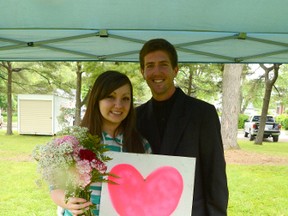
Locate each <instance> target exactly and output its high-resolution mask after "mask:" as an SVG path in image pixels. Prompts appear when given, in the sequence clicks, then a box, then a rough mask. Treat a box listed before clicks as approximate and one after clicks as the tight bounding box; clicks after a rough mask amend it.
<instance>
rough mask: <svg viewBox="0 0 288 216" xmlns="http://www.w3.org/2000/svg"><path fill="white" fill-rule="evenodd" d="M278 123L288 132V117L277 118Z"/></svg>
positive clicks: (285, 115)
mask: <svg viewBox="0 0 288 216" xmlns="http://www.w3.org/2000/svg"><path fill="white" fill-rule="evenodd" d="M276 122H278V123H280V124H281V125H282V128H284V129H285V130H288V115H287V114H282V115H279V116H277V117H276Z"/></svg>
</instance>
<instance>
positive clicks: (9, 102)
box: [0, 62, 26, 135]
mask: <svg viewBox="0 0 288 216" xmlns="http://www.w3.org/2000/svg"><path fill="white" fill-rule="evenodd" d="M0 67H2V68H4V70H6V72H7V130H6V134H7V135H12V134H13V131H12V115H13V108H12V74H13V73H14V72H15V73H18V72H20V71H22V70H25V69H26V68H17V67H13V63H12V62H1V63H0Z"/></svg>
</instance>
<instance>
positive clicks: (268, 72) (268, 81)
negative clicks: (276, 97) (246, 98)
mask: <svg viewBox="0 0 288 216" xmlns="http://www.w3.org/2000/svg"><path fill="white" fill-rule="evenodd" d="M280 65H281V64H273V65H272V66H271V67H268V68H267V67H266V66H265V65H264V64H260V66H261V68H262V69H263V70H264V71H265V94H264V98H263V105H262V112H261V118H260V125H259V128H258V134H257V136H256V139H255V142H254V143H255V144H258V145H262V141H263V135H264V129H265V124H266V116H267V114H268V108H269V103H270V98H271V92H272V88H273V86H274V84H275V82H276V80H277V78H278V71H279V67H280Z"/></svg>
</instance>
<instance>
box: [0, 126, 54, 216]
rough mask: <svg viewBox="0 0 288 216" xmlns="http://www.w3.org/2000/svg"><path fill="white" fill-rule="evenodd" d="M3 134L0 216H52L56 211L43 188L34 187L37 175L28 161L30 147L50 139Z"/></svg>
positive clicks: (0, 154)
mask: <svg viewBox="0 0 288 216" xmlns="http://www.w3.org/2000/svg"><path fill="white" fill-rule="evenodd" d="M4 134H5V132H4V130H0V172H1V175H0V182H1V187H0V203H1V205H0V212H1V215H2V216H11V215H15V216H16V215H19V216H20V215H29V216H30V215H31V216H34V215H35V216H40V215H43V216H50V215H55V212H56V207H55V205H54V203H53V202H52V201H51V199H50V196H49V190H48V187H47V185H42V186H39V185H37V184H36V181H37V179H38V178H39V175H38V173H37V172H36V163H35V162H34V161H33V160H32V158H31V152H32V150H33V148H34V146H35V145H36V144H41V143H45V142H46V141H47V140H50V139H51V137H45V136H21V135H13V136H6V135H4Z"/></svg>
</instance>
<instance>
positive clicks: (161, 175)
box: [108, 164, 183, 216]
mask: <svg viewBox="0 0 288 216" xmlns="http://www.w3.org/2000/svg"><path fill="white" fill-rule="evenodd" d="M110 173H113V174H114V175H116V176H117V177H118V178H115V177H112V176H109V178H108V179H109V180H110V181H113V182H115V183H116V184H108V190H109V194H110V198H111V201H112V204H113V206H114V209H115V210H116V211H117V213H118V214H119V215H120V216H135V215H137V216H169V215H171V213H172V212H173V211H174V210H175V209H176V208H177V206H178V202H179V200H180V197H181V194H182V191H183V179H182V176H181V174H180V173H179V171H178V170H177V169H175V168H173V167H170V166H164V167H160V168H158V169H156V170H154V171H153V172H152V173H151V174H150V175H149V176H148V177H147V178H146V179H144V178H143V177H142V175H141V174H140V173H139V172H138V170H137V169H136V168H135V167H133V166H131V165H129V164H119V165H116V166H114V167H113V168H112V170H111V171H110Z"/></svg>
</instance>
